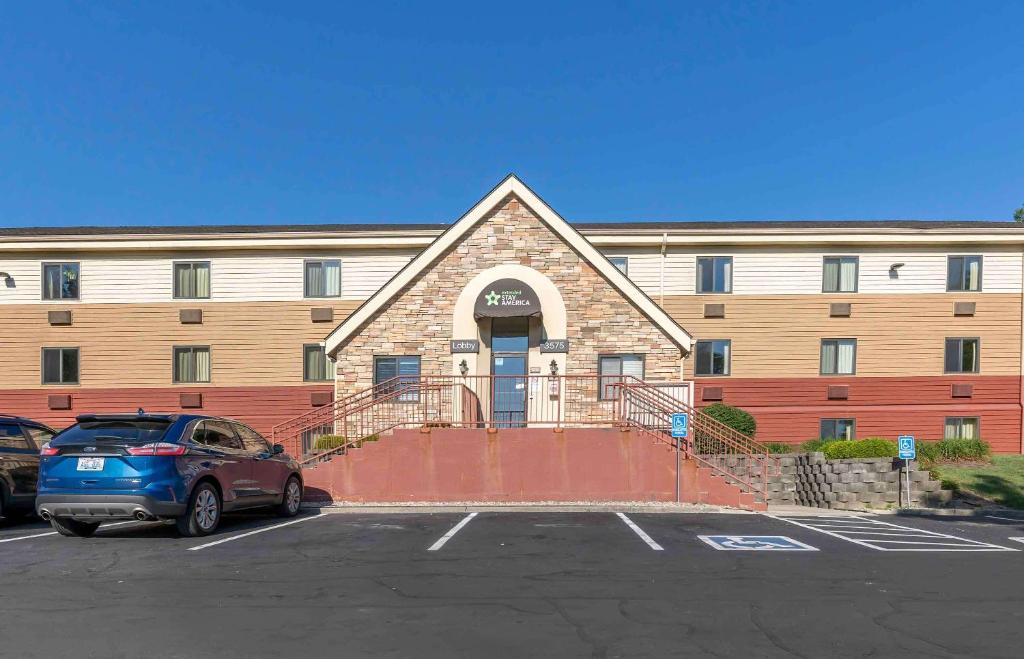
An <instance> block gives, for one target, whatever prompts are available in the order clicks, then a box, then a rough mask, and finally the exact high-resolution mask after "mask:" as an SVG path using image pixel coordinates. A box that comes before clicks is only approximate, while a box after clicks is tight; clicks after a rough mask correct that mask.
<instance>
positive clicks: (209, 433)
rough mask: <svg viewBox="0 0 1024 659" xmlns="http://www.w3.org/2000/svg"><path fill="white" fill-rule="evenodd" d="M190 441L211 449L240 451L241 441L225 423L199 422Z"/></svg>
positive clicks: (229, 425)
mask: <svg viewBox="0 0 1024 659" xmlns="http://www.w3.org/2000/svg"><path fill="white" fill-rule="evenodd" d="M192 441H193V442H196V443H197V444H202V445H204V446H210V447H213V448H222V449H234V450H241V449H242V440H240V439H239V438H238V436H237V435H236V434H235V431H234V429H233V428H232V427H231V424H229V423H228V422H226V421H201V422H200V423H199V425H197V426H196V429H195V431H194V432H193V433H192Z"/></svg>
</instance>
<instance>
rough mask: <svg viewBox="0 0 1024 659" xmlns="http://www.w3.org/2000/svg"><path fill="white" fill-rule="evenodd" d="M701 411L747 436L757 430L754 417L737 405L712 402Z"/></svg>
mask: <svg viewBox="0 0 1024 659" xmlns="http://www.w3.org/2000/svg"><path fill="white" fill-rule="evenodd" d="M701 411H702V412H704V414H707V415H708V416H710V417H711V418H712V419H717V420H718V421H721V422H722V423H724V424H725V425H727V426H729V427H730V428H732V429H733V430H735V431H737V432H741V433H743V434H744V435H747V436H748V437H751V436H753V434H754V433H755V432H756V431H757V421H755V420H754V417H753V416H751V415H750V412H747V411H746V410H741V409H740V408H738V407H733V406H731V405H726V404H725V403H712V404H711V405H708V406H707V407H705V408H704V409H703V410H701Z"/></svg>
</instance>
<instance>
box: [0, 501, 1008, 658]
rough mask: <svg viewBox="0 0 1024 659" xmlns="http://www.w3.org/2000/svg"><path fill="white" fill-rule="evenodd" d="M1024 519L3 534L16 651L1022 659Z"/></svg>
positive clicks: (1, 569) (772, 519)
mask: <svg viewBox="0 0 1024 659" xmlns="http://www.w3.org/2000/svg"><path fill="white" fill-rule="evenodd" d="M1013 538H1024V518H1022V519H1021V520H1018V519H1016V517H1015V516H1012V515H1011V516H997V517H972V518H925V517H896V516H891V515H880V516H871V515H858V516H849V515H838V514H836V515H828V516H818V515H810V514H805V515H786V516H773V515H763V514H675V513H626V514H619V513H613V512H599V513H597V512H595V513H555V512H529V513H526V512H523V513H512V512H479V513H475V514H473V513H468V514H467V513H434V514H430V513H406V514H355V513H346V514H324V513H319V512H317V511H310V512H304V513H303V515H302V516H301V517H299V518H296V519H293V520H287V521H284V522H282V520H280V519H279V518H274V517H269V516H262V515H238V516H233V517H232V516H229V517H226V518H225V519H224V523H223V525H222V526H221V528H220V529H219V530H218V532H217V533H216V534H215V535H213V536H209V537H206V538H189V539H186V538H180V537H178V536H177V534H176V533H175V531H174V528H173V526H165V525H160V524H156V523H139V522H129V523H121V524H110V525H105V526H104V527H101V529H100V531H99V532H98V533H97V535H96V537H94V538H91V539H79V538H65V537H61V536H58V535H55V534H53V533H52V532H51V531H50V529H49V527H48V526H47V525H44V524H42V523H40V522H22V523H10V522H8V523H2V524H0V592H2V593H3V594H4V597H3V598H2V603H0V612H2V618H0V619H2V620H3V621H4V623H3V628H2V638H3V640H2V646H0V654H6V653H7V652H9V651H11V650H12V649H13V648H16V649H17V650H18V655H19V656H38V657H54V656H72V655H73V656H76V657H92V656H95V657H122V656H123V657H132V656H140V655H143V654H145V655H147V656H159V657H163V656H182V657H184V656H188V657H197V656H229V657H234V656H248V657H254V656H281V655H285V654H288V655H292V654H299V653H301V654H303V655H307V656H360V655H373V656H394V657H426V656H438V657H442V656H443V657H452V656H463V657H480V656H490V657H527V656H557V657H619V656H629V657H636V656H648V657H667V656H750V657H773V656H780V657H781V656H863V655H866V654H875V655H877V656H895V655H897V654H898V655H902V656H930V657H953V656H964V655H971V656H975V657H983V656H984V657H1017V656H1020V648H1021V647H1022V646H1024V625H1022V622H1024V607H1022V604H1024V593H1022V587H1021V584H1022V583H1024V551H1021V550H1024V542H1022V541H1021V540H1014V539H1013Z"/></svg>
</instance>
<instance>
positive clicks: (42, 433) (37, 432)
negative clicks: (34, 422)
mask: <svg viewBox="0 0 1024 659" xmlns="http://www.w3.org/2000/svg"><path fill="white" fill-rule="evenodd" d="M22 428H24V429H25V432H27V433H28V436H29V437H31V438H32V441H33V442H35V445H36V446H35V447H36V448H37V449H40V448H43V444H45V443H46V442H48V441H50V440H51V439H53V433H52V432H50V431H49V430H47V429H45V428H35V427H33V426H22Z"/></svg>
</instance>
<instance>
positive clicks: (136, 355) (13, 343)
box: [0, 301, 358, 389]
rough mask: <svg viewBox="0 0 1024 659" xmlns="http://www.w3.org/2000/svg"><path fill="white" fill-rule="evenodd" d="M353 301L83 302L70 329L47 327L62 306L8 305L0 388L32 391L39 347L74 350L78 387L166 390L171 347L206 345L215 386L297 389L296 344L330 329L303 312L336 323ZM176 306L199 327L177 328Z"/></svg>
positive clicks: (0, 344) (0, 328)
mask: <svg viewBox="0 0 1024 659" xmlns="http://www.w3.org/2000/svg"><path fill="white" fill-rule="evenodd" d="M357 304H358V303H357V302H354V301H353V302H341V301H335V302H333V303H331V302H325V301H315V302H314V301H308V302H296V303H273V302H246V303H211V302H204V303H195V304H190V303H174V304H148V305H142V304H139V305H115V304H90V305H78V306H75V307H73V313H74V324H73V325H72V326H70V327H51V326H50V325H49V324H47V318H46V312H47V310H49V309H66V308H68V307H69V305H54V304H47V305H10V306H7V307H5V308H4V322H3V323H0V372H2V373H3V374H4V377H3V381H2V383H0V388H2V389H12V388H19V387H39V386H40V380H41V378H40V348H41V347H43V346H69V347H79V348H80V349H81V378H80V379H81V383H80V386H81V387H89V388H95V387H167V386H169V385H170V384H171V351H172V347H173V346H175V345H209V346H210V347H211V350H212V355H213V356H212V365H213V373H212V382H211V384H212V385H215V386H221V387H224V386H255V385H291V384H301V383H302V345H303V344H304V343H318V342H320V341H322V340H323V339H324V337H325V336H326V335H327V333H328V332H330V331H331V329H333V328H334V326H335V323H313V322H311V321H310V313H309V310H310V308H311V307H314V306H316V307H325V306H332V307H333V308H334V309H335V321H336V322H341V321H342V320H343V319H344V318H345V316H346V315H347V314H348V313H350V312H351V311H352V309H354V308H355V307H356V305H357ZM182 308H201V309H203V324H202V325H182V324H181V323H180V322H179V318H178V311H179V309H182ZM196 386H202V385H196Z"/></svg>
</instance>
